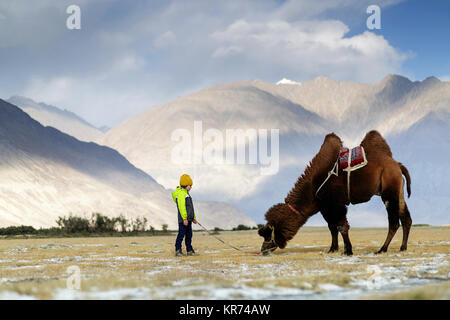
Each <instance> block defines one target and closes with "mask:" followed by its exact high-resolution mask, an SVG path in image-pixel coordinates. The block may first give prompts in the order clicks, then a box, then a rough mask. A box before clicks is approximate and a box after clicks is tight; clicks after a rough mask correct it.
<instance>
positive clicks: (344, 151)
mask: <svg viewBox="0 0 450 320" xmlns="http://www.w3.org/2000/svg"><path fill="white" fill-rule="evenodd" d="M348 157H351V158H350V168H353V167H356V166H358V165H360V164H362V165H361V166H359V167H363V166H364V165H365V164H366V163H367V160H366V155H365V153H364V148H362V147H361V146H357V147H354V148H353V149H352V151H351V152H350V149H349V148H341V151H340V153H339V167H340V168H341V169H346V168H348V165H349V161H348V160H349V159H348ZM355 169H358V168H355Z"/></svg>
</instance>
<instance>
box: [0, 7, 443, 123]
mask: <svg viewBox="0 0 450 320" xmlns="http://www.w3.org/2000/svg"><path fill="white" fill-rule="evenodd" d="M74 2H75V1H73V0H41V1H32V2H30V1H25V0H16V1H1V2H0V68H1V70H2V75H1V76H0V97H1V98H9V97H10V96H11V95H13V94H20V95H24V96H28V97H30V98H32V99H34V100H36V101H43V102H46V103H49V104H53V105H56V106H58V107H61V108H67V109H69V110H71V111H73V112H75V113H77V114H79V115H80V116H82V117H83V118H85V119H86V120H87V121H89V122H91V123H93V124H94V125H97V126H100V125H104V124H106V125H108V126H115V125H117V124H119V123H120V122H122V121H124V120H125V119H127V118H128V117H130V116H131V115H133V114H136V113H137V112H140V111H142V110H144V109H146V108H148V107H151V106H154V105H157V104H160V103H163V102H166V101H169V100H171V99H174V98H176V97H177V96H180V95H185V94H188V93H190V92H193V91H196V90H200V89H202V88H205V87H209V86H212V85H214V84H216V83H223V82H228V81H236V80H248V79H255V78H259V79H261V80H264V81H268V82H276V81H278V80H280V79H281V78H283V77H286V78H289V79H291V80H295V81H308V80H311V79H313V78H315V77H317V76H320V75H323V76H328V77H330V78H333V79H337V80H351V81H358V82H376V81H379V80H381V79H382V78H383V77H384V76H386V75H387V74H389V73H397V74H402V75H405V76H407V77H409V78H411V79H412V80H423V79H424V78H426V77H428V76H431V75H434V76H437V77H440V78H441V79H445V80H447V81H450V61H449V59H448V56H449V53H450V44H449V43H450V41H449V34H450V32H449V31H450V19H449V18H448V13H449V12H450V1H444V0H429V1H419V0H408V1H404V0H322V1H316V0H285V1H279V0H258V1H255V0H239V1H233V0H230V1H219V0H216V1H215V0H192V1H181V0H149V1H145V0H135V1H118V0H97V1H93V0H78V1H76V4H78V5H79V6H80V8H81V14H82V16H81V25H82V28H81V30H68V29H67V28H66V27H65V22H66V19H67V17H68V14H67V13H66V12H65V11H66V8H67V7H68V6H69V5H71V4H74ZM373 4H375V5H379V6H380V7H381V30H367V27H366V19H367V17H368V16H369V15H368V14H367V13H366V8H367V7H368V6H369V5H373Z"/></svg>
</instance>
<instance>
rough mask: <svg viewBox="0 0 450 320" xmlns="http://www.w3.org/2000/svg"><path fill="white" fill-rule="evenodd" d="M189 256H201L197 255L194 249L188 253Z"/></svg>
mask: <svg viewBox="0 0 450 320" xmlns="http://www.w3.org/2000/svg"><path fill="white" fill-rule="evenodd" d="M187 255H188V256H198V255H199V254H198V253H196V252H195V251H194V249H192V250H191V251H188V252H187Z"/></svg>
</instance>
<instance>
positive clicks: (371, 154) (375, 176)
mask: <svg viewBox="0 0 450 320" xmlns="http://www.w3.org/2000/svg"><path fill="white" fill-rule="evenodd" d="M361 146H362V147H363V148H364V150H365V154H366V158H367V164H366V165H365V166H364V167H362V168H359V169H358V170H356V171H353V172H352V173H351V179H350V180H349V181H350V183H349V184H348V179H349V177H348V173H346V172H345V171H343V170H342V169H341V168H339V171H338V172H337V175H335V174H332V175H329V174H328V173H329V172H331V171H332V170H333V168H336V167H335V164H336V163H337V161H338V160H339V159H338V158H339V154H340V151H341V148H342V147H343V145H342V140H341V139H340V138H339V137H338V136H337V135H336V134H334V133H330V134H328V135H326V137H325V139H324V141H323V144H322V146H321V148H320V150H319V152H318V153H317V155H316V156H315V157H314V158H313V159H312V160H311V162H310V163H309V165H308V166H307V167H306V169H305V171H304V173H303V174H302V175H301V176H300V177H299V178H298V179H297V182H296V183H295V185H294V187H293V188H292V189H291V191H290V192H289V193H288V195H287V196H286V198H285V200H284V203H278V204H275V205H273V206H272V207H271V208H269V210H268V211H267V212H266V214H265V218H266V221H267V223H266V224H265V225H264V226H263V227H261V228H260V229H259V230H258V234H259V235H260V236H261V237H263V238H264V241H263V244H262V246H261V252H262V253H263V254H267V253H270V252H272V251H274V250H275V249H276V248H281V249H283V248H285V247H286V244H287V242H288V241H289V240H291V239H292V238H293V237H294V236H295V234H296V233H297V231H298V230H299V229H300V227H301V226H303V225H304V224H305V223H306V221H307V220H308V218H309V217H311V216H313V215H314V214H316V213H317V212H319V211H320V212H321V214H322V216H323V217H324V219H325V220H326V222H327V223H328V228H329V230H330V232H331V239H332V241H331V246H330V249H329V251H328V252H329V253H330V252H335V251H337V250H338V249H339V247H338V234H339V233H341V235H342V238H343V240H344V253H345V254H346V255H352V254H353V251H352V244H351V242H350V238H349V229H350V226H349V224H348V221H347V206H348V205H349V204H350V203H352V204H358V203H364V202H367V201H369V200H370V199H371V198H372V196H374V195H379V196H381V199H382V201H383V203H384V204H385V206H386V210H387V213H388V221H389V230H388V234H387V237H386V241H385V242H384V244H383V245H382V247H381V248H380V249H379V250H378V251H377V252H376V253H382V252H386V251H387V249H388V247H389V243H390V242H391V240H392V238H393V237H394V235H395V233H396V232H397V229H398V228H399V226H400V223H399V221H400V222H401V225H402V228H403V240H402V245H401V247H400V251H404V250H406V249H407V244H408V236H409V231H410V228H411V224H412V220H411V216H410V213H409V210H408V206H407V205H406V202H405V197H404V191H403V188H404V180H403V175H404V176H405V178H406V183H407V192H408V198H409V197H410V195H411V178H410V175H409V172H408V170H407V168H406V167H405V166H404V165H403V164H401V163H400V162H397V161H396V160H394V159H393V157H392V152H391V150H390V148H389V146H388V144H387V143H386V140H385V139H384V138H383V137H382V136H381V134H380V133H379V132H377V131H375V130H373V131H370V132H368V133H367V134H366V136H365V137H364V139H363V140H362V142H361ZM327 175H328V176H329V177H328V176H327ZM327 177H328V178H327ZM326 179H328V180H327V181H325V180H326ZM324 182H325V183H324ZM319 188H320V190H319ZM317 191H319V192H317Z"/></svg>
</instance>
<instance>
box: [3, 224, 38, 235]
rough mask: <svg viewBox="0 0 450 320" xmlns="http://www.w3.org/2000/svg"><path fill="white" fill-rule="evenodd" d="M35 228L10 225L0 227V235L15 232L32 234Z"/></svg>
mask: <svg viewBox="0 0 450 320" xmlns="http://www.w3.org/2000/svg"><path fill="white" fill-rule="evenodd" d="M34 233H36V229H35V228H33V227H32V226H11V227H6V228H0V235H3V236H10V235H17V234H34Z"/></svg>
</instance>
